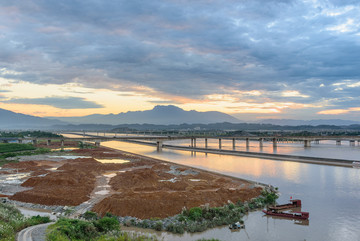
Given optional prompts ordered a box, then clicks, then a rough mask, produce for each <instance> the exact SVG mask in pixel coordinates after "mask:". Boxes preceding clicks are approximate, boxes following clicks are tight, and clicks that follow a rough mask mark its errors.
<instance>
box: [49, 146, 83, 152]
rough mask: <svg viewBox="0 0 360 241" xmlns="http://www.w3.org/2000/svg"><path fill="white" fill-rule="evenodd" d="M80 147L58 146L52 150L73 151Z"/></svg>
mask: <svg viewBox="0 0 360 241" xmlns="http://www.w3.org/2000/svg"><path fill="white" fill-rule="evenodd" d="M78 149H79V148H74V147H65V148H56V149H52V151H61V150H63V151H72V150H78Z"/></svg>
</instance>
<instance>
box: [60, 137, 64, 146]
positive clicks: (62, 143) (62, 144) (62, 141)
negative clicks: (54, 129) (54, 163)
mask: <svg viewBox="0 0 360 241" xmlns="http://www.w3.org/2000/svg"><path fill="white" fill-rule="evenodd" d="M60 145H61V147H63V146H64V140H63V139H62V140H61V144H60Z"/></svg>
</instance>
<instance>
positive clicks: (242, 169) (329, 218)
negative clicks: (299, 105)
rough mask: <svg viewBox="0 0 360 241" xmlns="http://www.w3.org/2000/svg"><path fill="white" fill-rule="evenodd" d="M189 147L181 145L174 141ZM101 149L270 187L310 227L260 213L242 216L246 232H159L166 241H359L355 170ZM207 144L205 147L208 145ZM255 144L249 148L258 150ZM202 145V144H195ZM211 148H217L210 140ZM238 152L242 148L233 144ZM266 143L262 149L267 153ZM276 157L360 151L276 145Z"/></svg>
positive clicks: (359, 150) (359, 192)
mask: <svg viewBox="0 0 360 241" xmlns="http://www.w3.org/2000/svg"><path fill="white" fill-rule="evenodd" d="M177 143H180V144H182V145H189V143H188V142H185V141H177ZM102 144H103V145H104V146H108V147H112V148H117V149H121V150H126V151H129V152H134V153H138V154H142V155H147V156H151V157H155V158H160V159H163V160H167V161H171V162H174V163H179V164H184V165H188V166H193V167H198V168H202V169H205V170H211V171H214V172H218V173H223V174H227V175H231V176H234V177H239V178H246V179H249V180H253V181H258V182H263V183H269V184H272V185H274V186H277V187H279V190H280V193H281V196H280V198H279V200H278V201H279V202H280V203H284V202H287V201H288V199H289V198H290V196H292V197H293V198H300V199H301V200H302V201H303V207H302V210H303V211H308V212H310V220H309V223H296V222H295V221H294V220H287V219H279V218H273V217H267V216H264V215H263V214H262V213H261V212H260V211H259V212H252V213H250V214H249V215H248V216H246V217H245V224H246V229H245V230H241V231H239V232H231V231H230V230H229V229H228V228H227V227H222V228H216V229H211V230H208V231H205V232H203V233H199V234H185V235H183V236H176V235H172V234H162V235H161V234H159V235H161V236H162V237H164V239H165V240H196V239H199V238H217V239H220V240H274V241H275V240H284V241H287V240H299V241H300V240H301V241H303V240H328V241H332V240H334V241H337V240H341V241H345V240H351V241H357V240H360V209H359V204H360V169H355V168H345V167H334V166H325V165H315V164H305V163H298V162H287V161H274V160H266V159H259V158H248V157H239V156H226V155H216V154H207V155H206V154H204V153H193V154H191V152H187V151H174V150H167V149H163V151H162V152H157V151H156V148H155V147H152V146H144V145H138V144H132V143H126V142H119V141H111V142H106V143H105V142H104V143H102ZM209 144H210V143H209ZM256 144H257V143H255V142H254V144H252V145H251V147H250V148H251V149H253V150H254V151H259V147H258V145H256ZM197 145H198V146H201V142H199V141H198V142H197ZM212 145H214V147H215V145H218V143H217V142H215V141H214V142H213V143H212ZM223 146H224V148H232V143H231V141H230V142H228V143H227V145H226V144H225V143H223ZM238 148H239V149H241V148H244V147H243V146H241V145H240V142H239V145H238ZM271 150H272V146H271V145H270V144H266V143H265V146H264V148H263V150H262V151H267V152H271ZM276 151H277V153H286V154H296V155H305V154H306V155H312V154H314V156H322V157H326V156H331V157H333V158H340V157H341V158H344V159H354V160H359V157H360V155H359V154H360V147H359V146H355V147H350V146H349V145H348V143H347V144H346V143H344V144H343V145H342V146H336V145H335V143H331V142H324V143H321V144H320V145H315V144H314V145H313V146H312V147H311V148H306V149H305V148H304V147H303V146H302V145H301V144H283V143H280V144H279V147H278V148H277V150H276Z"/></svg>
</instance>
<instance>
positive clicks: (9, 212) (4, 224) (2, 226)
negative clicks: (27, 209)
mask: <svg viewBox="0 0 360 241" xmlns="http://www.w3.org/2000/svg"><path fill="white" fill-rule="evenodd" d="M48 222H50V219H49V217H40V216H33V217H31V218H25V217H24V215H22V214H21V213H20V211H19V210H18V209H16V208H15V207H14V206H12V205H8V204H2V203H1V204H0V240H9V241H10V240H11V241H12V240H15V235H16V233H17V232H19V231H20V230H22V229H24V228H27V227H29V226H33V225H37V224H41V223H48Z"/></svg>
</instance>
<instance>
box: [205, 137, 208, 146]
mask: <svg viewBox="0 0 360 241" xmlns="http://www.w3.org/2000/svg"><path fill="white" fill-rule="evenodd" d="M205 148H208V139H207V138H205Z"/></svg>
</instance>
